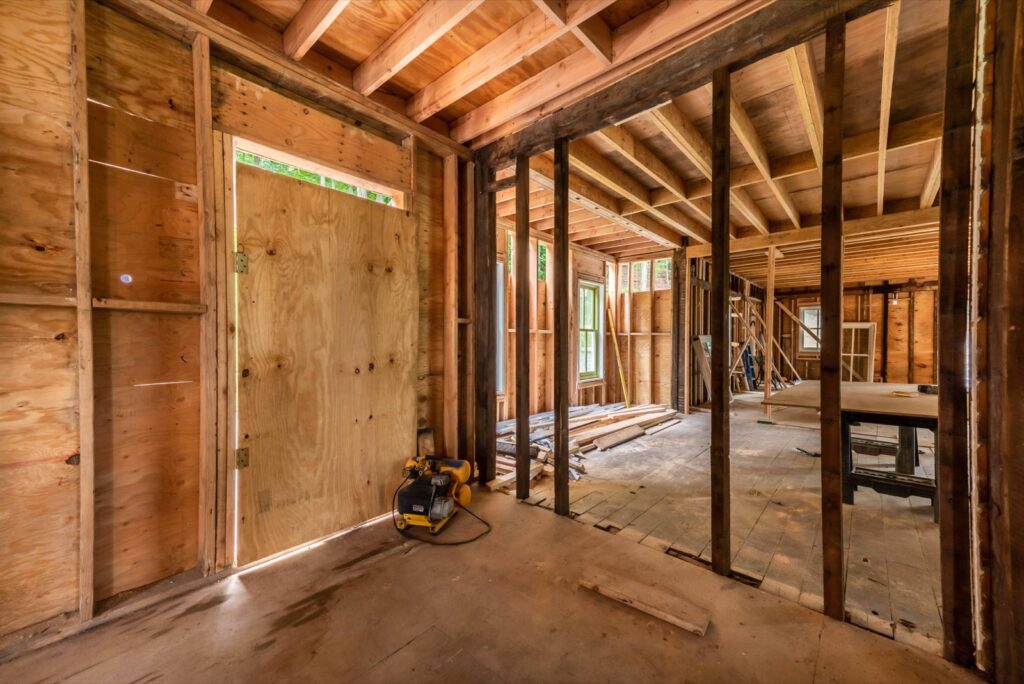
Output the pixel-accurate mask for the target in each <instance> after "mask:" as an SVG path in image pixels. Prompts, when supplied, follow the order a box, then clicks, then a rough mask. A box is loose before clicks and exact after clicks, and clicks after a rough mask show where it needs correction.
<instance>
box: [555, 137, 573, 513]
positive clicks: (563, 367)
mask: <svg viewBox="0 0 1024 684" xmlns="http://www.w3.org/2000/svg"><path fill="white" fill-rule="evenodd" d="M554 183H555V187H554V191H555V244H554V249H553V250H552V257H553V259H552V267H553V268H554V276H555V278H554V280H555V296H554V300H555V321H554V331H555V382H554V385H555V405H554V409H555V411H554V412H555V435H554V437H555V440H554V441H555V513H557V514H558V515H569V372H570V370H571V365H570V359H569V141H568V140H566V139H565V138H563V139H561V140H558V141H556V142H555V169H554Z"/></svg>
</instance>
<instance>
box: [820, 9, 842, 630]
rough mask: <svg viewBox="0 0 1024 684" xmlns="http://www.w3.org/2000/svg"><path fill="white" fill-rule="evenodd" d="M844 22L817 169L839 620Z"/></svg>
mask: <svg viewBox="0 0 1024 684" xmlns="http://www.w3.org/2000/svg"><path fill="white" fill-rule="evenodd" d="M845 62H846V22H845V20H844V19H843V17H842V16H837V17H834V18H832V19H830V20H829V22H828V27H827V29H826V33H825V83H824V88H823V99H824V112H825V118H824V128H823V136H822V169H821V352H820V358H821V537H822V542H821V545H822V586H823V592H824V593H823V596H824V604H825V614H826V615H828V616H829V617H832V618H835V619H836V620H842V619H843V615H844V613H845V606H844V595H845V592H844V590H843V585H844V577H843V568H844V567H845V564H844V562H843V497H842V426H841V413H842V410H841V405H842V404H841V402H842V400H841V395H840V392H841V378H842V374H841V372H840V368H841V361H842V334H843V87H844V83H843V82H844V80H845Z"/></svg>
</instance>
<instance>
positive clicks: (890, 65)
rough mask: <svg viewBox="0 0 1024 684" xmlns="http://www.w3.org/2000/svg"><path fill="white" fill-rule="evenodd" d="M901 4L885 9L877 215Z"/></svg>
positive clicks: (882, 193) (882, 191) (882, 188)
mask: <svg viewBox="0 0 1024 684" xmlns="http://www.w3.org/2000/svg"><path fill="white" fill-rule="evenodd" d="M899 22H900V2H899V0H896V2H894V3H893V4H891V5H889V7H887V8H886V9H885V38H884V40H883V42H882V100H881V107H880V108H879V118H878V196H877V207H878V208H877V210H876V213H878V214H881V213H882V204H883V203H884V202H885V154H886V152H887V151H888V149H889V112H890V109H891V107H892V81H893V76H894V74H895V71H896V42H897V40H898V39H899V26H900V24H899Z"/></svg>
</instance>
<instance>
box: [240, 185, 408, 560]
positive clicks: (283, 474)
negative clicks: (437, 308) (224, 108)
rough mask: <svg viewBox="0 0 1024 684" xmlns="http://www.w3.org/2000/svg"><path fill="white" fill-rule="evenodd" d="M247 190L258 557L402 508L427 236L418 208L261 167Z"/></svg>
mask: <svg viewBox="0 0 1024 684" xmlns="http://www.w3.org/2000/svg"><path fill="white" fill-rule="evenodd" d="M236 191H237V198H238V204H237V206H238V211H239V214H238V229H239V249H241V250H244V251H245V252H246V253H247V254H249V259H250V261H249V273H248V274H245V275H243V276H240V277H239V302H240V309H239V311H240V318H239V331H240V332H239V335H240V336H239V356H238V359H239V373H240V379H239V426H240V434H241V438H240V442H239V446H242V447H247V448H248V449H249V453H250V465H249V467H248V468H246V469H243V470H241V471H239V501H238V506H239V515H240V517H239V548H238V559H239V563H240V564H245V563H248V562H251V561H253V560H255V559H258V558H262V557H265V556H267V555H269V554H272V553H276V552H278V551H282V550H284V549H287V548H290V547H292V546H295V545H297V544H300V543H302V542H306V541H310V540H312V539H316V538H318V537H321V536H323V535H325V534H329V533H331V532H334V531H336V530H339V529H342V528H344V527H347V526H349V525H352V524H354V523H356V522H359V521H362V520H366V519H368V518H371V517H374V516H376V515H379V514H381V513H383V512H385V511H386V510H388V507H389V506H390V504H391V494H392V491H393V489H394V485H395V476H396V474H397V473H398V472H399V471H400V469H401V465H402V463H403V462H404V459H406V458H408V457H409V456H410V455H411V454H412V453H413V452H414V448H415V434H416V433H415V427H416V422H415V415H416V406H415V375H414V373H415V362H416V346H417V345H416V326H415V321H416V293H417V288H416V238H415V232H414V231H415V222H414V221H413V220H411V218H410V217H409V216H408V215H407V214H406V213H405V212H400V211H397V210H395V209H390V208H387V207H384V206H383V205H379V204H375V203H372V202H367V201H365V200H362V199H359V198H355V197H351V196H349V195H345V194H343V193H339V192H336V191H331V190H327V189H323V188H318V187H315V186H312V185H309V184H306V183H302V182H300V181H295V180H292V179H288V178H284V177H281V176H275V175H272V174H269V173H267V172H265V171H261V170H258V169H254V168H250V167H239V168H238V170H237V188H236ZM296 284H300V286H299V287H296V286H295V285H296ZM385 311H387V312H388V313H387V314H386V315H385V314H383V313H382V312H385Z"/></svg>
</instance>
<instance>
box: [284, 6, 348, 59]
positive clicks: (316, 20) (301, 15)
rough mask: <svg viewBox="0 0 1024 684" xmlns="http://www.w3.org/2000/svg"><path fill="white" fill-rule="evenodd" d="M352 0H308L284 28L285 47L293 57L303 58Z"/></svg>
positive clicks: (287, 53) (285, 50)
mask: <svg viewBox="0 0 1024 684" xmlns="http://www.w3.org/2000/svg"><path fill="white" fill-rule="evenodd" d="M349 2H350V0H306V2H304V3H303V4H302V7H300V8H299V12H298V14H296V15H295V18H294V19H292V21H291V23H290V24H288V28H286V29H285V30H284V35H283V36H282V38H283V47H284V52H285V54H286V55H288V56H289V57H291V58H292V59H302V58H303V57H304V56H305V55H306V53H307V52H309V50H310V48H312V47H313V46H314V45H316V42H317V41H318V40H320V37H321V36H323V35H324V33H325V32H326V31H327V29H329V28H330V27H331V24H333V23H334V20H335V19H337V18H338V15H340V14H341V13H342V12H343V11H344V10H345V8H346V7H348V3H349Z"/></svg>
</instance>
